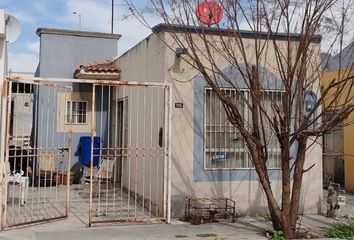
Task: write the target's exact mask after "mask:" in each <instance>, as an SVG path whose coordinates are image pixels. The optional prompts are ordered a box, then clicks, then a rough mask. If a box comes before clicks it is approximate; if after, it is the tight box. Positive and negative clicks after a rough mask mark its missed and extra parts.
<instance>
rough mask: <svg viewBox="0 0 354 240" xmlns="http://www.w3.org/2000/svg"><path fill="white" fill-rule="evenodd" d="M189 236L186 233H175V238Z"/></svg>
mask: <svg viewBox="0 0 354 240" xmlns="http://www.w3.org/2000/svg"><path fill="white" fill-rule="evenodd" d="M187 237H188V236H187V235H184V234H177V235H175V238H187Z"/></svg>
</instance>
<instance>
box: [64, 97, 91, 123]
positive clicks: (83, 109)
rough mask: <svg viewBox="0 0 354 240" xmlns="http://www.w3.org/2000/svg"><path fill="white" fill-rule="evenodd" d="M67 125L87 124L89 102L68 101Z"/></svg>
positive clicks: (66, 106) (66, 107)
mask: <svg viewBox="0 0 354 240" xmlns="http://www.w3.org/2000/svg"><path fill="white" fill-rule="evenodd" d="M65 109H66V114H65V123H66V124H87V101H66V105H65Z"/></svg>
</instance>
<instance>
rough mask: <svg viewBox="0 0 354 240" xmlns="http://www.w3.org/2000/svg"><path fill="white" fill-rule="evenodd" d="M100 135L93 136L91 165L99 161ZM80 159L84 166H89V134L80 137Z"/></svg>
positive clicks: (95, 164)
mask: <svg viewBox="0 0 354 240" xmlns="http://www.w3.org/2000/svg"><path fill="white" fill-rule="evenodd" d="M100 145H101V139H100V137H94V138H93V166H97V165H98V164H99V162H100V157H99V154H100ZM80 160H81V163H82V164H83V165H85V166H86V167H90V166H91V136H84V137H80Z"/></svg>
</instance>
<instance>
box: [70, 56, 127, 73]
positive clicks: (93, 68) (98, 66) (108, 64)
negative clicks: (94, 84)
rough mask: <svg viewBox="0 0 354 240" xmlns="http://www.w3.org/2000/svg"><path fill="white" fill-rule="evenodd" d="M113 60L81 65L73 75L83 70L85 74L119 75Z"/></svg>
mask: <svg viewBox="0 0 354 240" xmlns="http://www.w3.org/2000/svg"><path fill="white" fill-rule="evenodd" d="M113 63H114V61H113V60H102V61H97V62H93V63H86V64H81V65H80V67H79V68H77V69H76V70H75V73H74V75H76V74H77V73H79V72H80V71H82V70H84V71H85V72H86V73H119V72H120V71H119V70H118V69H117V68H115V67H114V64H113Z"/></svg>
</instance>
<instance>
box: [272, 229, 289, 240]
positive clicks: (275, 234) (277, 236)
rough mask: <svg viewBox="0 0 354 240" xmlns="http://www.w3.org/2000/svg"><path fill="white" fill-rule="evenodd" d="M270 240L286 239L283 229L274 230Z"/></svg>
mask: <svg viewBox="0 0 354 240" xmlns="http://www.w3.org/2000/svg"><path fill="white" fill-rule="evenodd" d="M269 239H270V240H283V239H285V238H284V236H283V232H282V231H277V230H273V231H272V233H271V234H270V237H269Z"/></svg>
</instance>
